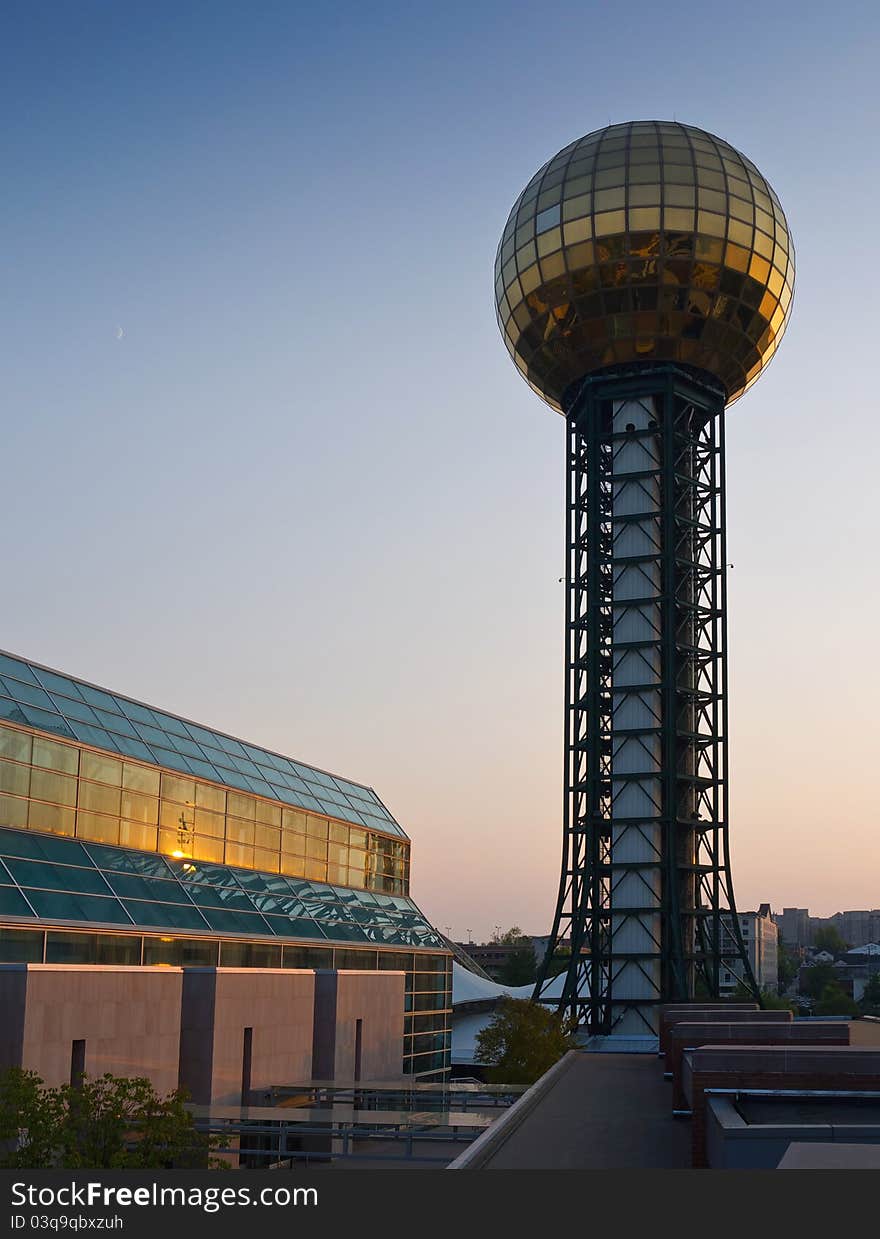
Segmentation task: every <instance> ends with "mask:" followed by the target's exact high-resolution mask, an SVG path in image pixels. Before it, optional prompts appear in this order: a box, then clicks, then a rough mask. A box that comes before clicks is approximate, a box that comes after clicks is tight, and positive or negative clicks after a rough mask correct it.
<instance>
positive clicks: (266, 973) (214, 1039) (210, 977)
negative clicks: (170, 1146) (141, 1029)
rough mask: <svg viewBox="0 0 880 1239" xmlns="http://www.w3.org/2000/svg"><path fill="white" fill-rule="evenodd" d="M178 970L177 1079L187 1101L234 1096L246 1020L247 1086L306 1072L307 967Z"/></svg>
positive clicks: (310, 993) (310, 983)
mask: <svg viewBox="0 0 880 1239" xmlns="http://www.w3.org/2000/svg"><path fill="white" fill-rule="evenodd" d="M186 974H187V975H186V981H185V986H184V1001H183V1015H182V1042H181V1060H180V1082H181V1085H182V1086H183V1087H185V1088H186V1089H187V1091H188V1092H189V1093H190V1094H191V1095H192V1098H193V1100H194V1101H196V1102H199V1103H202V1104H208V1103H210V1102H213V1103H217V1104H222V1105H239V1104H240V1102H241V1091H242V1065H243V1063H242V1060H243V1050H244V1034H245V1029H246V1028H250V1029H252V1034H251V1037H252V1039H251V1081H250V1082H251V1092H252V1093H253V1094H258V1093H259V1091H260V1090H261V1089H267V1088H269V1087H270V1086H271V1085H272V1084H287V1083H295V1082H297V1081H301V1080H308V1079H310V1078H311V1074H312V1037H313V1023H314V1002H315V974H314V972H312V971H306V970H299V969H294V968H266V969H262V968H261V969H255V968H216V969H209V968H205V969H201V968H200V969H187V970H186ZM255 1100H258V1098H255Z"/></svg>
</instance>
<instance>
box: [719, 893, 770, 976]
mask: <svg viewBox="0 0 880 1239" xmlns="http://www.w3.org/2000/svg"><path fill="white" fill-rule="evenodd" d="M738 919H739V928H740V933H741V934H742V938H743V943H744V945H745V948H746V955H747V956H748V960H749V963H750V964H751V966H752V972H753V974H754V977H755V980H756V982H757V983H758V986H759V988H761V989H770V990H775V989H776V987H777V985H778V983H779V930H778V928H777V924H776V921H775V920H774V919H773V914H772V912H771V911H770V905H769V903H762V904H761V906H760V907H759V908H758V911H757V912H740V913H739V914H738ZM741 980H742V978H741V976H740V975H739V972H738V970H737V968H736V967H735V966H734V967H731V968H726V969H724V970H723V971H722V973H721V982H720V989H721V993H722V996H723V995H725V994H732V993H733V991H734V990H735V989H736V987H737V986H738V985H739V984H740V982H741Z"/></svg>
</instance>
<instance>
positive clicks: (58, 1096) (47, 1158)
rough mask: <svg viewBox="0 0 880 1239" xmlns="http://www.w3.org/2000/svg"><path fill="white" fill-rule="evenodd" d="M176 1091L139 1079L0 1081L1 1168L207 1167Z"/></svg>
mask: <svg viewBox="0 0 880 1239" xmlns="http://www.w3.org/2000/svg"><path fill="white" fill-rule="evenodd" d="M184 1101H185V1095H184V1094H183V1093H181V1092H179V1091H175V1092H171V1093H169V1094H168V1095H167V1096H166V1097H160V1096H159V1095H158V1094H157V1093H156V1092H155V1090H154V1089H153V1086H152V1084H151V1083H150V1081H149V1080H146V1079H144V1078H142V1077H134V1078H128V1077H121V1078H117V1077H114V1076H112V1075H109V1074H108V1075H103V1076H100V1077H98V1078H96V1079H91V1078H90V1077H88V1076H84V1077H83V1079H82V1082H81V1084H80V1085H79V1086H78V1087H74V1086H72V1085H70V1084H64V1085H61V1086H60V1087H59V1088H48V1087H47V1086H46V1085H45V1084H44V1083H43V1081H42V1080H41V1079H40V1077H39V1076H38V1075H37V1074H36V1073H35V1072H33V1071H22V1070H20V1069H19V1068H17V1067H13V1068H10V1069H9V1070H7V1071H6V1072H4V1073H2V1074H0V1166H6V1167H22V1168H25V1167H26V1168H28V1169H45V1168H50V1167H56V1168H59V1169H61V1168H63V1169H149V1168H153V1169H155V1168H161V1167H166V1168H169V1167H172V1166H173V1167H176V1168H178V1167H205V1166H208V1165H218V1164H220V1163H218V1162H216V1161H213V1160H212V1159H210V1158H209V1155H208V1154H209V1150H210V1148H211V1147H212V1146H213V1145H214V1141H213V1140H212V1139H211V1138H210V1137H208V1136H205V1135H203V1134H202V1133H200V1132H197V1131H196V1130H195V1127H194V1125H193V1120H192V1115H191V1114H189V1112H188V1111H187V1110H186V1109H185V1108H184Z"/></svg>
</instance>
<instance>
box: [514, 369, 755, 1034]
mask: <svg viewBox="0 0 880 1239" xmlns="http://www.w3.org/2000/svg"><path fill="white" fill-rule="evenodd" d="M724 404H725V394H724V392H723V391H722V390H721V389H720V388H719V387H718V385H717V383H716V382H715V381H714V380H713V379H712V378H711V377H710V376H709V375H706V374H704V373H703V372H699V371H692V370H689V369H688V368H686V367H682V366H680V365H677V364H672V363H669V364H658V365H645V366H638V367H630V368H620V369H617V370H615V371H605V372H599V373H597V374H593V375H590V376H588V377H587V378H586V379H585V380H583V382H582V383H581V384H580V385H579V387H578V388H577V390H576V392H575V393H574V395H573V398H572V399H571V400H570V401H569V403H568V405H567V486H566V508H567V519H566V565H567V566H566V595H567V615H566V725H565V804H564V823H563V824H564V848H563V861H562V872H561V877H560V887H559V897H558V902H557V909H556V916H555V920H554V927H553V934H552V936H551V941H550V945H549V948H548V954H547V957H546V959H545V961H544V965H543V968H542V971H541V974H540V976H539V979H538V983H537V985H536V989H535V998H536V999H538V1000H541V999H542V998H543V999H544V1000H545V1001H546V997H545V991H546V990H547V989H548V983H549V982H548V973H549V972H550V971H551V970H550V968H549V963H550V960H551V959H552V957H553V953H554V950H555V949H556V948H557V946H558V945H559V944H560V943H561V942H563V941H564V940H566V939H569V940H570V944H571V955H570V959H569V962H568V967H567V970H566V973H565V978H564V985H563V991H562V995H561V997H560V998H559V999H558V1002H559V1006H560V1009H561V1010H563V1011H564V1012H565V1013H566V1014H568V1015H569V1016H571V1017H573V1018H575V1019H576V1020H577V1023H578V1024H579V1025H581V1026H582V1027H584V1028H585V1029H586V1030H587V1031H589V1032H590V1033H593V1034H598V1035H605V1036H608V1035H612V1036H620V1037H645V1036H649V1037H650V1036H655V1035H656V1033H657V1029H658V1008H659V1006H660V1004H661V1003H663V1002H667V1001H682V1000H688V999H690V998H693V997H695V996H706V997H717V996H718V993H719V984H720V977H721V972H722V970H726V971H728V972H730V971H732V972H735V973H736V974H737V975H738V976H739V977H740V978H741V979H742V980H743V982H744V984H745V985H746V986H747V987H748V988H749V989H751V990H752V991H753V992H757V991H756V987H755V983H754V978H753V977H752V974H751V969H750V966H749V963H748V957H747V954H746V951H745V947H744V945H743V941H742V937H741V933H740V928H739V920H738V917H737V915H736V907H735V903H734V897H733V887H732V881H731V876H730V864H729V853H728V833H727V819H728V814H727V759H726V752H727V707H726V687H727V685H726V671H727V664H726V648H725V645H726V643H725V635H726V634H725V611H726V597H725V590H726V576H725V559H726V547H725V536H724ZM557 984H558V983H557ZM555 990H556V986H554V991H555Z"/></svg>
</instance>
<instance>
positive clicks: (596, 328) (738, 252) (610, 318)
mask: <svg viewBox="0 0 880 1239" xmlns="http://www.w3.org/2000/svg"><path fill="white" fill-rule="evenodd" d="M793 289H794V246H793V245H792V240H791V235H790V233H789V229H788V224H787V222H786V219H785V215H784V213H783V210H782V207H781V206H780V204H779V199H778V198H777V197H776V194H775V193H774V192H773V190H772V189H771V187H770V185H769V184H768V183H767V181H766V180H765V179H764V177H763V176H762V175H761V173H760V172H759V171H758V169H757V168H756V167H755V165H754V164H753V163H752V162H751V161H750V160H748V159H746V157H745V156H744V155H741V154H740V153H739V151H737V150H735V149H734V148H733V147H732V146H730V145H729V144H728V143H727V142H724V141H722V139H721V138H716V137H714V136H713V135H712V134H711V133H706V132H705V130H703V129H695V128H694V127H693V126H692V125H680V124H678V123H676V122H674V121H633V122H630V123H628V124H624V125H609V126H608V128H607V129H598V130H597V131H596V132H595V133H590V134H587V136H586V137H585V138H581V139H580V140H579V141H577V142H572V143H571V145H569V146H566V147H565V148H564V150H561V151H560V152H559V154H558V155H554V157H553V158H552V159H551V160H550V161H549V163H546V164H545V165H544V167H543V168H541V170H540V172H537V173H536V174H535V176H533V177H532V179H531V180H530V181H529V183H528V185H527V186H526V187H525V189H524V190H523V192H522V193H521V194H520V196H519V198H517V200H516V202H515V203H514V206H513V209H512V211H511V212H510V217H509V218H508V221H507V224H506V226H505V229H504V233H503V235H502V237H501V243H500V245H499V246H498V255H497V257H496V260H495V305H496V310H497V313H498V324H499V326H500V328H501V333H502V335H503V336H504V341H505V344H506V345H507V349H508V352H509V353H510V355H511V357H512V358H513V360H514V362H515V363H516V365H517V367H518V368H519V370H520V371H521V372H522V374H523V376H524V378H525V379H526V381H527V383H528V384H529V386H530V387H532V388H533V389H534V390H535V391H536V392H537V393H538V395H539V396H541V397H542V398H543V399H544V400H546V401H547V403H548V404H549V405H551V407H552V408H554V409H557V410H559V411H560V412H561V411H563V410H564V408H565V405H566V403H567V401H568V400H569V399H570V397H571V394H572V391H573V389H572V384H575V383H577V382H578V380H580V379H582V378H583V377H584V376H585V375H587V374H590V373H591V372H593V371H595V370H601V369H603V368H605V367H607V366H618V365H626V364H632V363H635V362H652V361H677V362H682V363H684V364H686V365H689V366H694V367H697V368H698V369H701V370H704V371H708V372H709V374H711V375H713V376H714V377H715V378H716V379H718V380H719V381H720V383H721V384H722V386H723V387H724V388H725V390H726V392H727V397H728V403H730V402H732V401H734V400H736V399H737V398H738V397H739V396H741V395H742V394H743V392H744V391H745V390H746V388H747V387H749V386H750V385H751V384H752V383H754V381H755V380H756V379H757V377H758V375H759V374H760V373H761V371H762V370H763V369H764V367H765V366H766V365H767V364H768V362H769V361H770V359H771V358H772V356H773V354H774V353H775V351H776V349H777V347H778V345H779V341H780V340H781V339H782V335H783V332H784V331H785V328H786V325H787V322H788V315H789V310H790V308H791V299H792V291H793ZM570 389H571V390H570Z"/></svg>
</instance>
